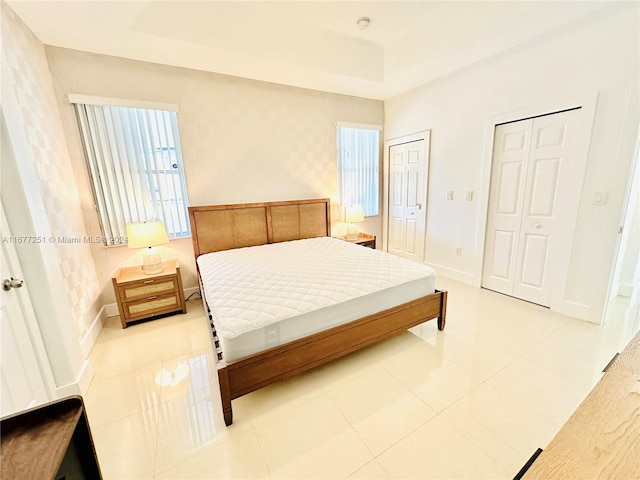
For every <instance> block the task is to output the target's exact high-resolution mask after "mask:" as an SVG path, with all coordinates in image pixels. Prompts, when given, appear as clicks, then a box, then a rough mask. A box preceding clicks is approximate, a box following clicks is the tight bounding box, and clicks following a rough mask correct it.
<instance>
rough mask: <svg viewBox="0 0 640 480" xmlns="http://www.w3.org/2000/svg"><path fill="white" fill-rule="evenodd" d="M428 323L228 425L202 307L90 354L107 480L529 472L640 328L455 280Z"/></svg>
mask: <svg viewBox="0 0 640 480" xmlns="http://www.w3.org/2000/svg"><path fill="white" fill-rule="evenodd" d="M438 288H439V289H445V290H448V291H449V306H448V318H447V328H446V330H445V331H444V332H438V331H437V328H436V322H435V321H433V322H427V323H426V324H423V325H420V326H418V327H416V328H414V329H412V330H411V332H405V333H402V334H400V335H398V336H396V337H394V338H391V339H389V340H387V341H385V342H383V343H381V344H379V345H375V346H372V347H369V348H367V349H365V350H363V351H360V352H356V353H354V354H352V355H350V356H348V357H346V358H343V359H340V360H337V361H335V362H333V363H331V364H329V365H324V366H322V367H319V368H317V369H315V370H313V371H310V372H307V373H305V374H303V375H300V376H298V377H295V378H293V379H290V380H287V381H284V382H281V383H278V384H275V385H271V386H269V387H267V388H264V389H262V390H260V391H258V392H254V393H251V394H249V395H246V396H244V397H241V398H239V399H237V400H234V424H233V425H232V426H231V427H229V428H227V427H225V425H224V421H223V420H222V412H221V407H220V399H219V391H218V384H217V377H216V370H215V361H214V357H213V351H212V348H211V343H210V340H209V332H208V326H207V322H206V320H205V317H204V313H203V310H202V304H201V303H200V302H199V301H198V300H196V301H189V302H188V313H187V314H186V315H175V316H171V317H167V318H163V319H158V320H155V321H151V322H147V323H142V324H139V325H134V326H131V327H129V328H127V329H126V330H122V329H121V328H120V322H119V319H117V318H110V319H109V320H108V322H107V324H106V325H105V327H104V328H103V330H102V332H101V334H100V336H99V338H98V340H97V342H96V344H95V345H94V347H93V349H92V351H91V354H90V359H91V361H92V364H93V368H94V371H95V376H94V379H93V381H92V383H91V386H90V387H89V391H88V392H87V394H86V396H85V403H86V408H87V413H88V416H89V421H90V424H91V429H92V433H93V436H94V440H95V444H96V450H97V453H98V459H99V462H100V466H101V468H102V472H103V475H104V477H105V478H106V479H110V478H120V479H130V480H134V479H153V478H162V479H171V478H173V479H190V478H290V479H303V478H320V479H332V478H354V479H356V478H357V479H377V478H390V479H393V478H414V479H416V478H420V479H428V478H460V479H462V478H464V479H473V478H492V479H495V478H505V479H508V478H513V476H514V475H515V474H516V473H517V472H518V471H519V470H520V468H521V467H522V465H524V463H525V462H526V461H527V460H528V458H529V457H530V456H531V454H533V452H534V451H535V450H536V449H537V448H538V447H542V448H544V447H545V446H546V444H547V443H548V442H549V441H550V440H551V438H552V437H553V436H554V435H555V433H556V432H557V431H558V429H559V428H560V427H561V426H562V424H563V423H564V422H565V421H566V420H567V419H568V417H569V416H570V415H571V413H572V412H573V410H574V409H575V408H576V407H577V406H578V405H579V404H580V402H581V401H582V400H583V399H584V397H585V396H586V395H587V393H588V391H589V390H590V389H591V388H592V387H593V385H595V383H596V382H597V381H598V380H599V378H600V376H601V371H602V369H603V368H604V366H605V365H606V364H607V363H608V362H609V360H610V359H611V357H612V356H613V355H614V354H615V353H616V352H619V351H621V350H622V349H623V348H624V346H625V345H626V344H627V343H628V341H629V340H630V339H631V337H632V336H633V334H634V332H635V331H636V330H637V328H638V324H637V318H636V319H635V320H634V319H628V318H625V305H624V302H623V301H619V302H617V303H616V302H615V301H614V303H613V305H612V307H611V308H610V309H609V311H610V312H611V316H610V318H609V319H608V323H607V324H606V325H605V326H603V327H599V326H596V325H592V324H590V323H586V322H583V321H580V320H575V319H571V318H569V317H566V316H563V315H559V314H557V313H552V312H549V310H548V309H545V308H542V307H539V306H536V305H532V304H529V303H526V302H522V301H519V300H516V299H513V298H509V297H506V296H504V295H500V294H497V293H494V292H490V291H487V290H481V289H478V288H474V287H471V286H468V285H464V284H460V283H457V282H454V281H451V280H447V279H444V278H441V279H438Z"/></svg>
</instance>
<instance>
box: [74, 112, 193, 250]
mask: <svg viewBox="0 0 640 480" xmlns="http://www.w3.org/2000/svg"><path fill="white" fill-rule="evenodd" d="M75 107H76V113H77V116H78V122H79V124H80V133H81V136H82V141H83V145H84V149H85V154H86V157H87V164H88V168H89V173H90V176H91V185H92V188H93V193H94V196H95V201H96V209H97V210H98V214H99V217H100V223H101V226H102V233H103V234H104V239H105V244H106V245H113V244H116V243H121V240H118V239H121V238H123V237H125V236H126V224H127V223H136V222H145V221H151V220H162V222H163V223H164V226H165V229H166V230H167V235H168V236H169V238H179V237H186V236H189V235H190V227H189V215H188V211H187V207H188V200H187V188H186V183H185V177H184V168H183V163H182V152H181V150H180V138H179V136H178V121H177V115H176V112H175V111H168V110H154V109H149V108H131V107H123V106H110V105H89V104H85V103H76V104H75Z"/></svg>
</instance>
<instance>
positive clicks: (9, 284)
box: [2, 277, 24, 292]
mask: <svg viewBox="0 0 640 480" xmlns="http://www.w3.org/2000/svg"><path fill="white" fill-rule="evenodd" d="M23 283H24V281H23V280H17V279H15V278H13V277H11V280H9V279H8V278H5V279H4V280H3V281H2V289H3V290H4V291H5V292H8V291H9V290H11V289H12V288H20V287H21V286H22V284H23Z"/></svg>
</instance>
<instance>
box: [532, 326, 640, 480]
mask: <svg viewBox="0 0 640 480" xmlns="http://www.w3.org/2000/svg"><path fill="white" fill-rule="evenodd" d="M639 451H640V333H637V334H636V336H635V337H634V338H633V339H632V340H631V342H630V343H629V345H627V347H626V348H625V349H624V351H623V352H622V353H621V354H620V355H619V356H618V357H617V358H616V359H615V360H614V361H613V362H612V363H611V364H610V365H609V367H608V368H607V369H606V373H605V374H604V376H603V377H602V378H601V379H600V381H599V382H598V384H597V385H596V386H595V387H594V388H593V390H592V391H591V392H590V393H589V395H588V396H587V398H585V400H584V401H583V402H582V403H581V404H580V406H579V407H578V408H577V409H576V411H575V412H574V413H573V415H571V417H570V418H569V420H567V423H565V424H564V426H563V427H562V428H561V429H560V431H559V432H558V434H557V435H556V436H555V437H554V438H553V440H551V443H549V445H548V446H547V448H545V449H544V451H543V452H542V453H541V454H540V456H538V458H537V459H536V460H535V462H533V465H532V466H531V467H530V468H529V469H528V470H527V472H526V473H525V474H524V476H523V477H522V478H524V479H543V478H544V479H556V478H557V479H565V478H589V479H597V478H603V479H604V478H621V479H622V478H625V479H626V478H628V479H631V478H640V454H639V453H640V452H639Z"/></svg>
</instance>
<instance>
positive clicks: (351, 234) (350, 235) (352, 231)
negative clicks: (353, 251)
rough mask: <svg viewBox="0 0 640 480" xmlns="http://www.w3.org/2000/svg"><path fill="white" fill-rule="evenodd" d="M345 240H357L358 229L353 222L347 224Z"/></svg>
mask: <svg viewBox="0 0 640 480" xmlns="http://www.w3.org/2000/svg"><path fill="white" fill-rule="evenodd" d="M347 240H349V241H350V242H354V241H356V240H358V229H357V228H356V226H355V225H354V224H353V223H349V224H348V225H347Z"/></svg>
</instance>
